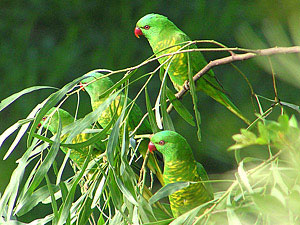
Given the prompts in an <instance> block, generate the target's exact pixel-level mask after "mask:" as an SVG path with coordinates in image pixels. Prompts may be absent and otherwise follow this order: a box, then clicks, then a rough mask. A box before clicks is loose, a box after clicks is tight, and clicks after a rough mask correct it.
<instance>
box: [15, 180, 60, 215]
mask: <svg viewBox="0 0 300 225" xmlns="http://www.w3.org/2000/svg"><path fill="white" fill-rule="evenodd" d="M49 185H50V186H48V185H47V186H43V187H41V188H39V189H37V190H36V191H35V192H33V194H32V195H31V196H28V197H26V198H23V199H22V201H21V202H20V203H19V204H18V207H17V208H16V214H17V215H18V216H22V215H24V214H25V213H27V212H29V211H30V210H31V209H33V208H34V207H35V206H36V205H37V204H38V203H40V202H42V201H44V200H45V199H47V198H48V197H49V187H51V189H52V190H53V191H55V192H56V191H58V190H59V187H58V186H56V185H53V184H49Z"/></svg>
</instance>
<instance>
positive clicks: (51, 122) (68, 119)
mask: <svg viewBox="0 0 300 225" xmlns="http://www.w3.org/2000/svg"><path fill="white" fill-rule="evenodd" d="M48 116H49V117H50V118H48V120H47V117H48ZM59 119H60V120H61V124H62V128H65V127H67V126H68V125H70V124H71V123H73V122H74V117H73V116H72V115H71V114H70V113H68V112H67V111H65V110H63V109H60V108H59V109H56V108H52V109H50V110H49V112H48V113H47V115H46V117H44V121H42V122H41V123H43V126H44V127H45V128H48V129H49V130H50V131H51V133H52V134H53V135H55V134H56V132H57V129H58V124H59ZM67 137H68V134H65V135H63V136H62V137H61V141H62V142H63V141H64V140H65V139H66V138H67ZM91 137H92V134H91V133H80V134H78V135H77V136H75V137H74V139H73V140H72V143H73V144H77V143H81V142H84V141H87V140H88V139H90V138H91ZM90 147H91V148H92V152H91V159H94V158H96V157H98V156H99V155H100V154H102V153H104V151H105V145H104V144H103V143H102V142H99V143H96V144H93V145H91V146H88V147H85V148H82V149H80V151H79V150H75V149H70V159H71V160H72V161H73V162H74V163H75V164H76V166H77V167H78V168H79V169H81V168H82V166H83V163H84V161H85V159H86V157H87V154H88V153H89V148H90ZM61 150H62V151H63V152H64V153H65V154H67V152H68V151H69V149H68V148H66V147H61Z"/></svg>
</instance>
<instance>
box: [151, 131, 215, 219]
mask: <svg viewBox="0 0 300 225" xmlns="http://www.w3.org/2000/svg"><path fill="white" fill-rule="evenodd" d="M148 148H149V151H150V152H153V151H155V150H157V151H159V152H161V153H162V155H163V157H164V173H163V178H164V181H165V184H169V183H175V182H178V181H191V182H197V181H207V180H208V176H207V173H206V171H205V169H204V168H203V166H202V165H201V164H200V163H198V162H196V161H195V158H194V156H193V152H192V149H191V147H190V146H189V144H188V143H187V141H186V139H185V138H184V137H182V136H181V135H180V134H178V133H176V132H174V131H168V130H166V131H161V132H158V133H156V134H154V135H153V136H152V137H151V142H150V143H149V146H148ZM213 198H214V195H213V191H212V187H211V184H210V183H194V184H190V185H189V186H188V187H185V188H183V189H181V190H179V191H176V192H174V193H173V194H171V195H169V200H170V206H171V210H172V212H173V215H174V217H178V216H180V215H181V214H184V213H185V212H187V211H189V210H191V209H193V208H195V207H197V206H199V205H201V204H203V203H205V202H208V201H210V200H213Z"/></svg>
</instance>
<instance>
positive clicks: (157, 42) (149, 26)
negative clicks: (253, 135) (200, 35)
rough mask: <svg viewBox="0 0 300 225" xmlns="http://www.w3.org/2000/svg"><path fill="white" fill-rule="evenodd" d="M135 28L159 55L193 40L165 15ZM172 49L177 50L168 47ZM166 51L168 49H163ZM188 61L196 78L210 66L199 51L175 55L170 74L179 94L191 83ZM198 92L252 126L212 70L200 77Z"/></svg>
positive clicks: (144, 19) (151, 17) (145, 20)
mask: <svg viewBox="0 0 300 225" xmlns="http://www.w3.org/2000/svg"><path fill="white" fill-rule="evenodd" d="M136 27H137V29H140V30H141V33H142V34H143V35H144V36H145V37H146V38H147V39H148V41H149V43H150V46H151V48H152V50H153V52H154V53H155V54H156V56H160V55H163V54H167V53H172V52H175V51H177V50H179V49H180V48H181V47H183V46H184V45H185V44H180V43H183V42H187V41H191V39H190V38H189V37H188V36H187V35H186V34H185V33H184V32H182V31H181V30H180V29H179V28H178V27H177V26H176V25H175V24H174V23H173V22H171V21H170V20H168V18H167V17H165V16H162V15H158V14H148V15H146V16H144V17H142V18H141V19H140V20H139V21H138V22H137V24H136ZM177 44H179V45H177ZM174 45H177V46H174ZM170 46H174V47H171V48H168V47H170ZM165 48H168V49H166V50H163V49H165ZM189 48H190V49H195V48H197V46H196V45H191V46H189ZM161 50H163V51H161ZM188 54H189V56H188ZM168 58H169V57H163V58H160V59H158V61H159V63H160V64H162V63H164V62H165V61H166V60H167V59H168ZM188 58H189V59H190V69H191V73H192V75H193V76H194V75H195V74H196V73H197V72H199V71H200V70H201V69H202V68H203V67H205V66H206V65H207V62H206V60H205V58H204V57H203V55H202V53H201V52H199V51H197V52H190V53H181V54H176V55H174V57H173V59H172V62H171V64H170V66H169V69H168V74H169V76H170V79H171V81H172V83H173V85H174V87H175V89H176V90H177V91H180V90H181V89H182V88H183V85H184V83H185V81H187V80H188V70H189V69H188V68H189V64H188ZM169 62H170V61H169ZM168 64H169V63H165V64H164V68H165V69H166V68H167V67H168ZM196 89H197V90H200V91H203V92H204V93H206V94H207V95H209V96H210V97H212V98H213V99H215V100H216V101H217V102H219V103H221V104H222V105H224V106H225V107H227V108H228V109H229V110H230V111H231V112H232V113H234V114H235V115H237V116H238V117H240V118H241V119H242V120H243V121H244V122H246V123H247V124H250V122H249V121H248V120H247V119H246V118H245V117H244V116H243V115H242V114H241V112H240V111H239V109H238V108H237V107H236V106H235V105H234V104H233V103H232V102H231V101H230V100H229V99H228V97H227V96H226V94H225V92H224V90H223V87H222V86H221V85H220V83H219V82H218V80H217V79H216V77H215V75H214V72H213V71H212V70H209V71H208V72H207V73H206V74H205V76H203V77H201V78H200V79H199V80H198V81H197V84H196Z"/></svg>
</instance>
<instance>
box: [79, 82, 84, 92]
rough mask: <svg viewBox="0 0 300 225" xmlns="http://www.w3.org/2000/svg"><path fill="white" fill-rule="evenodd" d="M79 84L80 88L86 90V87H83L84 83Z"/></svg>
mask: <svg viewBox="0 0 300 225" xmlns="http://www.w3.org/2000/svg"><path fill="white" fill-rule="evenodd" d="M79 86H80V88H81V90H83V91H85V89H84V87H83V83H81V82H80V83H79Z"/></svg>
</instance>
